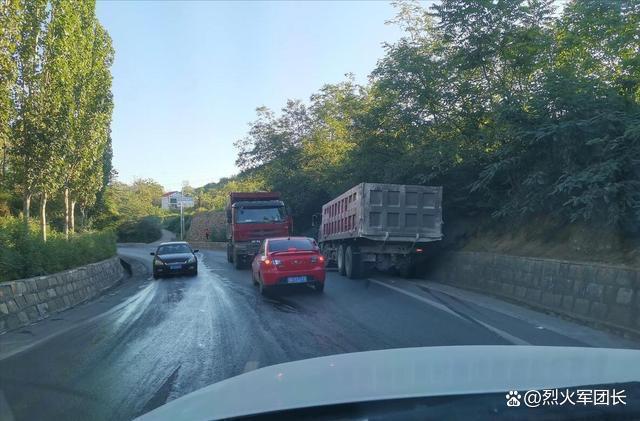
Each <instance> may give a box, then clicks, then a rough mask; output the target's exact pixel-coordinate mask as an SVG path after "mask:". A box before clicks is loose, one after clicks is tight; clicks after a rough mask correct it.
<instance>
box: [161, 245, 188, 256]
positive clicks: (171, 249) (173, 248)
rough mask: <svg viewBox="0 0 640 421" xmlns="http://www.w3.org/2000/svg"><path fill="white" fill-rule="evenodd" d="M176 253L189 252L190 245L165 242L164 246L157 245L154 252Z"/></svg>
mask: <svg viewBox="0 0 640 421" xmlns="http://www.w3.org/2000/svg"><path fill="white" fill-rule="evenodd" d="M176 253H191V247H189V246H188V245H186V244H167V245H166V246H160V247H158V251H157V252H156V254H176Z"/></svg>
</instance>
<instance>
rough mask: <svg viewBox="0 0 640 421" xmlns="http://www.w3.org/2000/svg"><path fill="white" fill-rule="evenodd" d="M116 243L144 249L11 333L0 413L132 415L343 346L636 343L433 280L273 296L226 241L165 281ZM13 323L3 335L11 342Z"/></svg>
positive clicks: (331, 278)
mask: <svg viewBox="0 0 640 421" xmlns="http://www.w3.org/2000/svg"><path fill="white" fill-rule="evenodd" d="M119 250H120V253H121V254H122V255H124V256H128V257H129V258H135V259H138V261H139V262H142V263H139V264H138V265H137V266H134V268H135V269H136V272H135V273H137V274H135V276H134V277H133V278H131V279H129V280H127V281H126V282H125V283H124V284H123V285H122V286H120V287H118V288H116V289H115V290H113V291H110V292H109V293H107V294H105V295H104V296H103V297H101V298H100V299H98V300H96V302H93V303H88V304H86V305H85V306H83V307H82V308H76V309H72V310H69V311H68V312H65V313H62V314H60V315H59V316H58V317H57V320H58V321H55V318H54V320H53V321H52V320H50V321H47V322H44V323H45V324H43V325H42V326H38V325H36V326H33V327H31V328H27V329H24V330H23V331H21V332H17V333H13V334H12V335H13V337H16V336H19V335H23V336H26V337H30V336H33V337H34V338H33V339H31V342H32V344H31V345H30V346H29V347H26V349H25V350H22V351H21V352H18V353H14V355H10V356H5V357H3V356H2V353H1V352H0V406H4V408H0V418H6V419H11V418H13V419H16V420H44V419H65V420H72V419H78V420H87V419H91V420H107V419H109V420H110V419H113V420H123V419H131V418H133V417H135V416H136V415H139V414H142V413H144V412H146V411H148V410H151V409H153V408H155V407H157V406H159V405H161V404H163V403H164V402H166V401H167V400H170V399H174V398H176V397H179V396H182V395H184V394H186V393H189V392H192V391H194V390H196V389H199V388H201V387H203V386H206V385H209V384H211V383H214V382H216V381H219V380H223V379H226V378H228V377H231V376H234V375H237V374H240V373H243V372H245V371H248V370H253V369H256V368H259V367H263V366H267V365H271V364H276V363H281V362H287V361H293V360H299V359H304V358H310V357H316V356H322V355H329V354H335V353H345V352H354V351H365V350H375V349H385V348H401V347H416V346H438V345H464V344H533V345H567V346H594V345H595V346H627V347H629V346H630V347H636V346H637V343H633V342H629V341H625V340H618V339H616V338H615V337H612V336H611V335H608V334H604V333H599V332H597V331H593V330H591V329H589V328H586V327H581V326H578V325H574V324H572V323H570V322H567V321H562V320H559V319H555V318H553V317H551V316H547V315H543V314H541V313H536V312H533V311H531V310H527V309H522V308H520V307H517V306H514V305H511V304H508V303H503V302H501V301H499V300H495V299H492V298H487V297H482V296H479V295H476V294H472V293H464V292H460V291H455V290H452V289H447V287H445V286H439V285H438V284H433V283H424V282H417V281H416V282H407V281H402V280H398V279H392V278H388V277H384V276H382V275H376V276H375V277H374V278H372V279H363V280H349V279H346V278H343V277H340V276H339V275H338V274H337V273H335V272H330V273H329V275H328V279H327V284H326V288H325V293H324V294H323V295H318V294H315V293H314V292H313V291H312V290H311V289H309V288H306V287H304V286H299V287H297V288H295V289H292V290H288V291H283V292H282V293H281V294H278V295H276V296H273V297H270V298H265V297H262V296H261V295H260V294H259V292H258V291H257V288H256V287H254V286H253V285H252V283H251V277H250V273H249V271H248V270H244V271H236V270H235V269H233V267H232V266H231V264H229V263H227V262H226V258H225V255H224V253H222V252H217V251H203V252H202V253H201V261H200V269H199V275H198V276H197V277H193V278H191V277H176V278H171V279H163V280H159V281H154V280H152V279H150V277H149V274H148V272H146V273H145V266H146V270H150V266H151V257H150V256H149V251H150V250H151V247H150V246H128V247H121V248H120V249H119ZM46 323H49V324H46ZM55 323H58V325H56V324H55ZM50 326H63V328H61V327H58V328H54V327H50ZM58 331H59V332H58ZM56 332H57V333H56ZM3 336H5V335H3ZM11 337H12V336H7V337H6V338H4V339H3V338H2V337H0V345H2V341H3V340H4V341H5V342H7V341H9V339H10V338H11ZM26 343H29V341H27V342H26ZM247 398H248V399H250V397H247Z"/></svg>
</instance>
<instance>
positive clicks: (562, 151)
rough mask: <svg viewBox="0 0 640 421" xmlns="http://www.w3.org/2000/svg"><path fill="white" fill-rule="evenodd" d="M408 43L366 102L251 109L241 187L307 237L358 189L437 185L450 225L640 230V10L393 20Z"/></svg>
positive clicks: (319, 98)
mask: <svg viewBox="0 0 640 421" xmlns="http://www.w3.org/2000/svg"><path fill="white" fill-rule="evenodd" d="M396 6H397V11H398V14H397V16H396V18H395V19H393V20H392V21H391V23H393V24H397V25H399V26H400V27H401V28H402V29H404V30H405V34H406V35H405V36H404V37H402V38H401V39H400V40H399V41H397V42H396V43H394V44H389V45H386V46H385V50H386V51H385V55H384V57H383V58H382V59H381V60H380V61H379V62H378V64H377V66H376V68H375V69H374V70H373V72H372V73H371V75H370V77H369V82H368V83H367V84H366V85H364V86H359V85H357V84H356V83H355V82H354V81H353V80H352V78H347V80H346V81H344V82H342V83H338V84H333V85H327V86H324V87H323V88H322V89H321V90H320V91H319V92H317V93H316V94H314V95H312V96H311V98H310V100H309V101H308V102H306V103H305V102H302V101H297V100H289V101H287V103H286V105H285V107H283V109H282V110H281V111H280V112H279V113H276V112H274V111H272V110H269V109H267V108H264V107H261V108H258V109H257V119H256V120H255V121H254V122H253V123H252V124H251V125H250V130H249V132H248V134H247V136H246V137H244V138H243V139H241V140H239V141H237V142H236V146H237V147H238V149H239V154H238V160H237V164H238V166H239V167H240V168H241V169H242V170H243V173H241V174H240V178H239V179H242V177H245V176H246V175H248V174H251V176H252V177H254V178H257V179H259V180H261V181H262V183H263V186H264V187H265V188H269V189H274V190H279V191H281V192H282V193H283V194H284V196H285V199H286V200H287V202H288V203H289V205H290V206H291V208H292V209H293V211H294V214H295V215H296V216H297V217H298V220H299V221H300V220H301V225H303V226H305V225H307V224H308V222H307V221H308V220H310V218H309V217H310V215H311V214H313V213H315V212H318V210H319V209H320V206H321V205H322V203H324V202H325V201H326V200H327V199H329V198H330V197H332V196H333V195H335V194H337V193H339V192H341V191H343V190H345V189H347V188H349V187H351V186H352V185H354V184H356V183H359V182H362V181H370V182H390V183H415V184H439V185H443V186H444V188H445V190H444V191H445V206H446V209H447V211H448V212H453V213H457V212H462V213H485V214H487V215H492V216H493V217H495V218H514V219H515V218H530V217H533V216H536V215H541V214H542V215H544V214H551V215H554V216H555V217H556V218H558V219H559V220H560V221H565V222H567V223H571V222H573V221H577V220H581V221H586V222H588V223H591V224H595V225H601V226H613V227H616V228H618V229H621V230H622V231H624V232H627V233H629V232H632V231H636V232H637V231H638V230H639V229H640V184H639V183H640V141H639V138H638V136H639V133H640V129H639V127H640V109H639V104H640V54H639V52H640V4H639V3H638V2H636V1H628V0H627V1H625V0H620V1H615V2H608V1H598V0H588V1H569V2H568V3H566V4H565V5H564V7H563V9H562V10H554V4H553V2H552V1H550V0H505V1H497V2H496V1H491V0H481V1H468V0H442V1H440V2H438V3H436V4H435V5H433V6H432V7H431V8H429V9H426V8H424V7H423V6H421V5H420V4H419V3H416V2H400V3H397V4H396Z"/></svg>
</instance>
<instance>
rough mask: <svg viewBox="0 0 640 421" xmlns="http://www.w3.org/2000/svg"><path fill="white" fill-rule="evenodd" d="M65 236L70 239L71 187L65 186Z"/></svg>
mask: <svg viewBox="0 0 640 421" xmlns="http://www.w3.org/2000/svg"><path fill="white" fill-rule="evenodd" d="M64 237H65V238H66V239H67V240H68V239H69V187H65V188H64Z"/></svg>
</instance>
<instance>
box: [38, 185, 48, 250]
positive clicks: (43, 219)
mask: <svg viewBox="0 0 640 421" xmlns="http://www.w3.org/2000/svg"><path fill="white" fill-rule="evenodd" d="M40 231H41V232H42V241H44V242H46V241H47V193H44V192H43V193H42V200H41V201H40Z"/></svg>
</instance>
